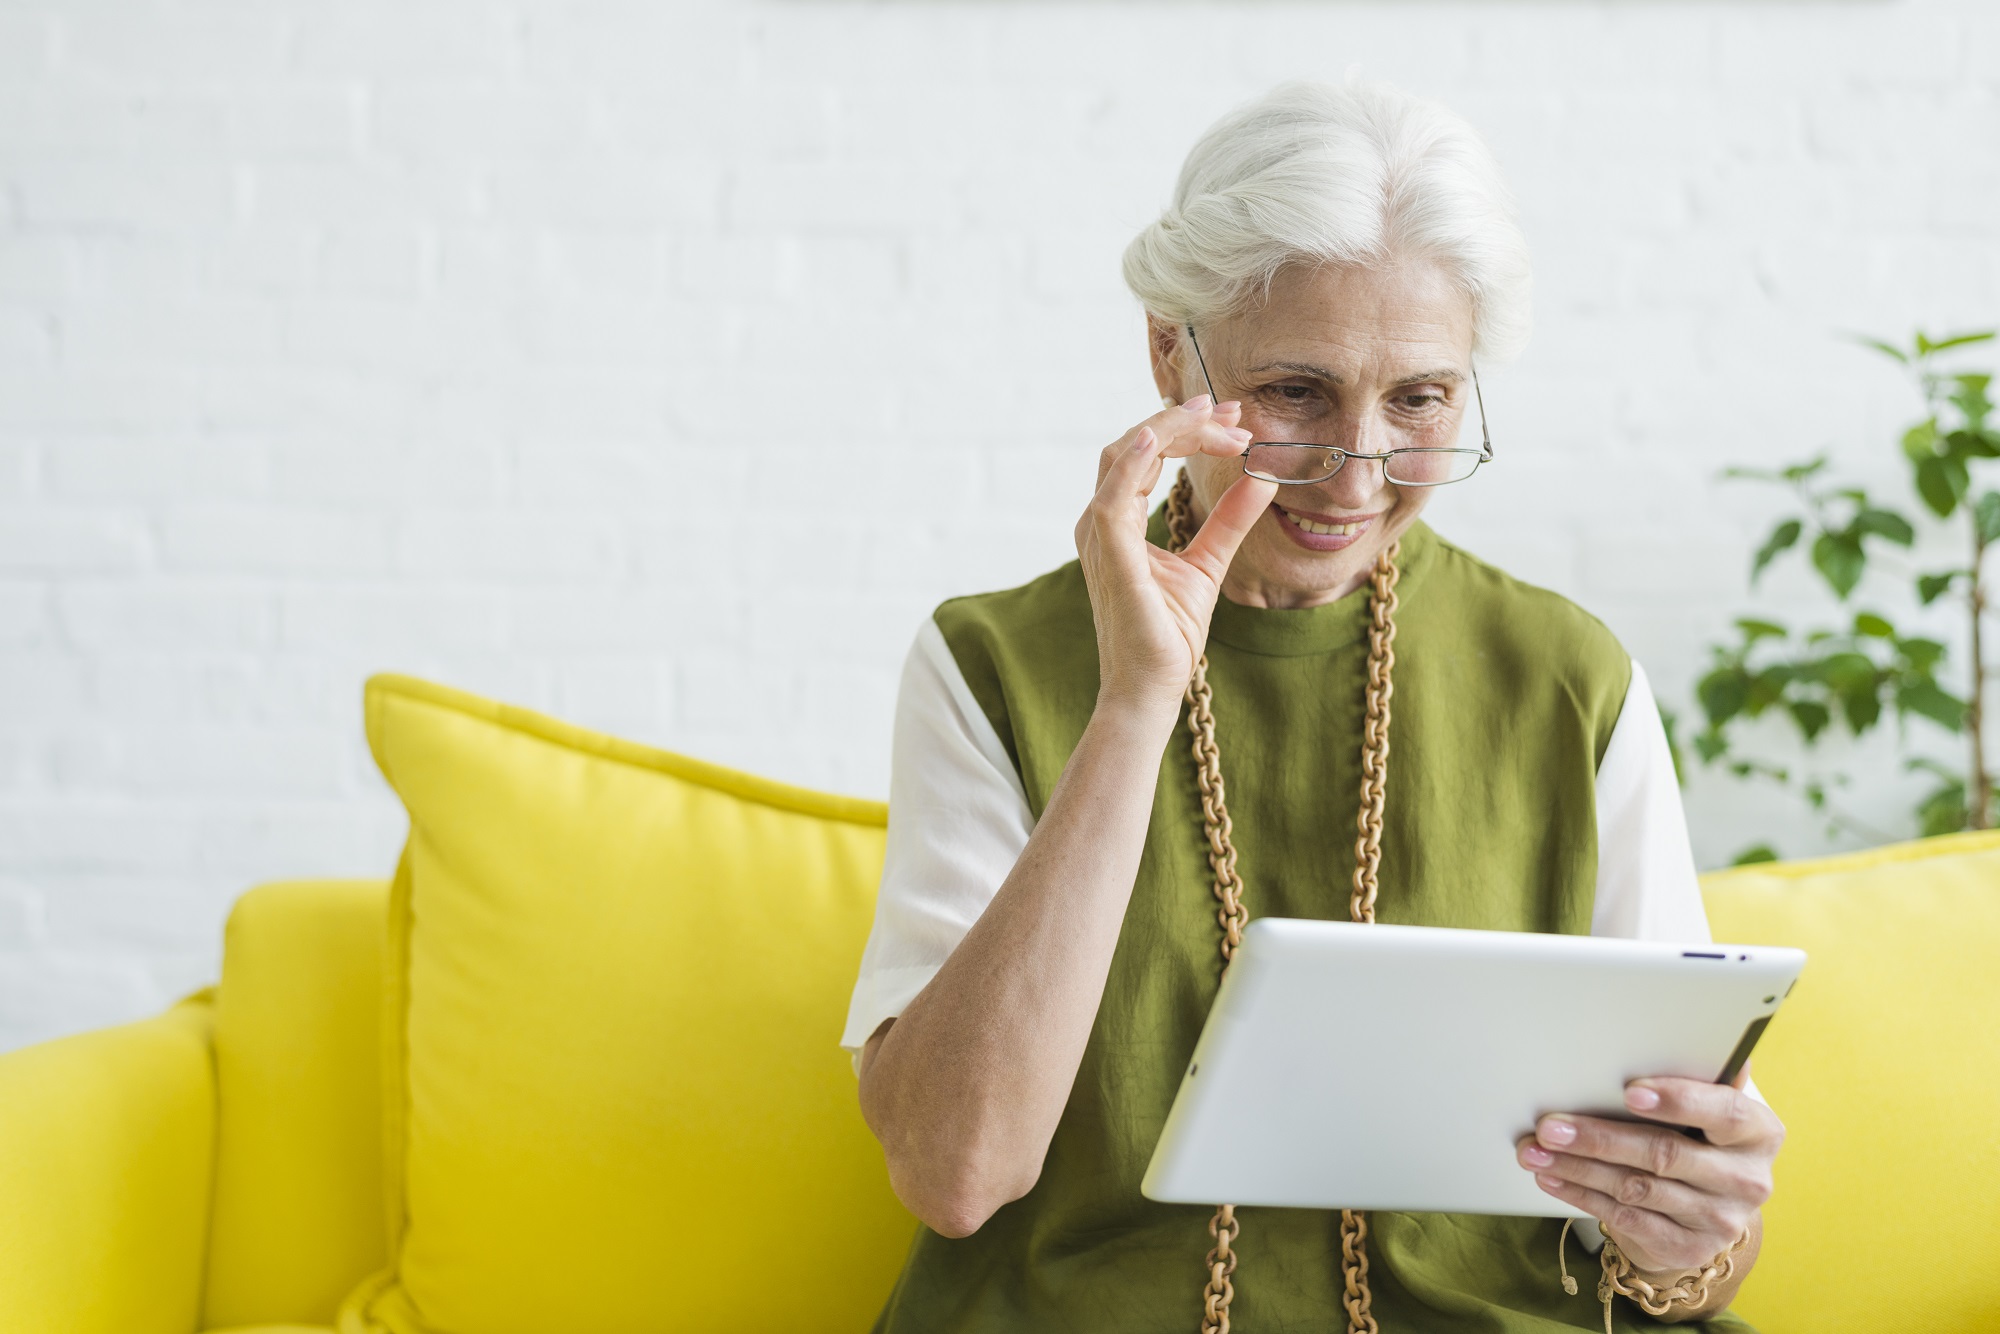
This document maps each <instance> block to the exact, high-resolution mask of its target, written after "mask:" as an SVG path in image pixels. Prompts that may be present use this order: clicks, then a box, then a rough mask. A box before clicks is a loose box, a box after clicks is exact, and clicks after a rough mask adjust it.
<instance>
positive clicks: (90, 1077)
mask: <svg viewBox="0 0 2000 1334" xmlns="http://www.w3.org/2000/svg"><path fill="white" fill-rule="evenodd" d="M209 1002H210V993H208V992H202V993H200V994H198V995H196V996H191V997H189V998H188V999H187V1000H185V1001H183V1002H181V1003H180V1004H179V1005H176V1006H175V1007H174V1008H173V1009H171V1010H169V1011H167V1013H165V1014H163V1015H160V1016H158V1017H157V1018H153V1019H147V1020H145V1021H143V1022H141V1023H136V1024H125V1025H122V1026H120V1027H118V1028H103V1029H98V1030H97V1031H96V1032H93V1033H79V1034H77V1035H76V1036H74V1037H67V1038H61V1039H58V1040H57V1041H54V1042H44V1043H41V1044H39V1045H37V1046H33V1047H23V1048H21V1049H20V1050H18V1051H11V1052H5V1053H0V1330H4V1331H6V1334H187V1331H188V1330H191V1329H193V1328H195V1326H196V1313H197V1312H198V1311H199V1309H200V1307H201V1250H202V1240H203V1236H202V1232H203V1229H202V1224H203V1222H204V1220H205V1217H206V1215H207V1213H208V1181H209V1169H210V1166H211V1158H210V1152H211V1146H212V1145H213V1144H214V1141H215V1075H214V1068H213V1066H212V1065H211V1064H210V1061H209V1048H208V1043H209V1032H210V1027H211V1022H212V1021H211V1016H210V1010H209Z"/></svg>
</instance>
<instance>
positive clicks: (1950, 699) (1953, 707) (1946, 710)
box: [1896, 680, 1965, 732]
mask: <svg viewBox="0 0 2000 1334" xmlns="http://www.w3.org/2000/svg"><path fill="white" fill-rule="evenodd" d="M1896 711H1897V712H1898V713H1914V714H1917V715H1919V716H1920V717H1924V718H1928V719H1930V720H1931V721H1932V722H1934V723H1936V724H1937V725H1938V726H1939V727H1942V728H1944V729H1945V730H1946V731H1947V732H1957V731H1960V730H1962V729H1963V728H1964V726H1965V701H1963V700H1961V699H1959V698H1958V697H1957V696H1955V695H1952V694H1950V693H1949V692H1947V691H1946V690H1945V689H1944V687H1943V686H1940V685H1939V684H1938V683H1937V682H1935V681H1931V680H1917V681H1910V682H1908V683H1906V684H1904V685H1901V686H1898V687H1897V688H1896Z"/></svg>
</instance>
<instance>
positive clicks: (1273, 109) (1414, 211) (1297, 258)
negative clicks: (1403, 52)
mask: <svg viewBox="0 0 2000 1334" xmlns="http://www.w3.org/2000/svg"><path fill="white" fill-rule="evenodd" d="M1399 259H1429V260H1432V261H1434V262H1436V263H1438V264H1440V265H1441V266H1442V267H1443V268H1444V270H1445V272H1446V273H1447V274H1449V275H1450V276H1451V278H1452V279H1453V280H1454V281H1455V282H1456V283H1457V284H1458V285H1459V286H1460V287H1461V288H1462V289H1463V290H1464V291H1465V293H1466V295H1467V296H1469V297H1470V298H1471V299H1472V315H1473V351H1474V353H1475V354H1477V355H1478V356H1479V357H1480V358H1481V359H1487V360H1499V359H1504V358H1506V357H1508V356H1511V355H1513V354H1514V353H1515V352H1517V351H1519V350H1520V348H1521V347H1522V346H1523V345H1524V344H1525V343H1526V342H1527V339H1528V328H1529V322H1530V316H1529V286H1530V274H1529V265H1528V243H1527V239H1526V238H1525V237H1523V236H1522V235H1521V226H1520V223H1519V222H1518V221H1517V220H1516V219H1515V216H1514V203H1513V198H1512V196H1511V195H1510V194H1509V193H1508V191H1507V187H1506V184H1505V183H1504V182H1503V181H1502V180H1501V179H1500V168H1499V166H1498V164H1497V163H1495V162H1494V160H1493V154H1492V152H1491V151H1489V150H1488V149H1487V147H1486V144H1485V142H1484V141H1483V140H1481V139H1480V137H1479V136H1478V134H1476V133H1475V132H1474V131H1473V129H1472V127H1471V126H1470V125H1468V124H1466V123H1465V121H1464V120H1463V119H1461V118H1460V117H1459V116H1458V115H1457V114H1456V113H1454V112H1452V111H1450V110H1447V109H1446V108H1445V107H1443V106H1441V105H1440V104H1438V103H1436V102H1432V101H1428V100H1426V99H1424V98H1420V97H1414V96H1411V95H1410V94H1408V93H1405V92H1403V91H1401V90H1400V89H1397V88H1392V87H1389V86H1388V85H1386V84H1379V83H1364V82H1359V81H1350V82H1348V83H1345V84H1341V85H1333V84H1324V83H1313V82H1306V81H1300V82H1295V83H1284V84H1280V85H1279V86H1277V87H1276V88H1274V89H1272V90H1271V91H1270V92H1269V93H1267V94H1265V95H1264V96H1263V97H1260V98H1258V99H1257V100H1255V101H1254V102H1250V103H1248V104H1246V105H1244V106H1241V107H1238V108H1237V109H1236V110H1234V111H1232V112H1230V113H1229V114H1228V115H1226V116H1224V117H1223V118H1222V119H1221V120H1219V121H1217V122H1216V123H1215V124H1214V125H1213V126H1211V127H1210V128H1209V130H1208V132H1207V133H1206V134H1204V135H1202V137H1201V139H1200V140H1199V141H1198V142H1197V143H1196V144H1195V146H1194V148H1193V149H1192V150H1191V151H1190V152H1189V153H1188V157H1187V162H1186V164H1185V165H1184V166H1182V168H1181V178H1180V183H1179V184H1178V185H1177V186H1176V187H1175V189H1174V200H1173V204H1172V206H1171V207H1169V208H1168V209H1167V211H1166V212H1165V213H1163V214H1162V215H1161V216H1160V218H1159V220H1158V221H1157V222H1154V223H1153V224H1152V225H1151V226H1149V227H1147V228H1146V230H1144V231H1143V232H1140V233H1139V235H1138V236H1137V237H1135V238H1133V241H1132V244H1131V245H1129V246H1127V247H1126V249H1125V283H1126V286H1128V287H1130V288H1131V289H1132V291H1133V293H1134V294H1135V295H1136V296H1137V297H1138V298H1139V300H1140V302H1141V303H1142V304H1143V305H1144V306H1145V307H1146V309H1147V311H1149V312H1150V313H1152V314H1153V315H1155V316H1157V317H1159V318H1160V319H1162V320H1166V321H1169V322H1172V323H1176V324H1182V323H1197V324H1199V323H1211V322H1213V321H1215V320H1217V319H1219V318H1224V317H1227V316H1230V315H1235V314H1239V313H1241V312H1242V311H1243V310H1245V309H1247V308H1249V307H1250V306H1252V305H1253V304H1254V303H1255V302H1256V301H1258V300H1260V299H1262V298H1263V297H1264V296H1265V295H1266V294H1267V293H1268V292H1269V290H1270V284H1271V280H1272V279H1273V278H1274V277H1275V276H1276V275H1277V273H1278V271H1279V270H1280V269H1282V268H1283V267H1285V266H1286V265H1288V264H1293V263H1299V262H1304V263H1335V264H1379V263H1384V262H1392V261H1394V260H1399Z"/></svg>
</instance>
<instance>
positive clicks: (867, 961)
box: [840, 620, 1034, 1053]
mask: <svg viewBox="0 0 2000 1334" xmlns="http://www.w3.org/2000/svg"><path fill="white" fill-rule="evenodd" d="M1033 832H1034V816H1033V814H1032V813H1031V812H1030V811H1029V809H1028V797H1027V793H1026V791H1025V790H1024V789H1023V788H1022V786H1021V778H1020V775H1019V774H1018V773H1016V772H1015V769H1014V765H1013V761H1012V760H1010V759H1009V758H1008V756H1007V751H1006V748H1005V747H1004V746H1002V745H1001V743H1000V737H999V734H998V733H997V732H995V731H994V730H993V724H992V722H991V721H990V720H989V719H988V718H987V716H986V713H985V711H984V710H983V709H981V708H980V707H979V704H978V702H977V701H976V700H975V699H974V698H973V696H972V691H971V690H970V689H969V688H968V687H967V686H966V684H965V676H964V673H963V672H961V671H960V670H959V666H958V662H957V660H956V659H955V658H953V657H952V654H951V649H950V647H949V646H948V645H947V644H946V643H945V639H944V635H943V633H942V632H941V631H940V630H939V629H938V627H937V622H935V621H928V620H927V621H925V622H924V626H923V629H922V630H920V631H919V632H918V633H917V639H916V643H915V644H913V645H912V646H911V648H910V653H909V657H908V658H907V659H906V660H905V662H904V664H903V679H902V684H901V686H900V687H899V688H898V691H897V694H896V722H895V735H894V739H893V741H892V742H891V746H890V758H889V836H888V846H887V849H886V851H885V853H884V856H883V861H882V888H881V892H880V893H879V895H878V896H877V898H876V901H875V925H874V928H873V929H872V930H871V931H870V932H869V934H868V945H867V948H866V949H865V950H863V952H862V955H861V972H860V976H859V977H857V978H856V979H855V983H854V995H853V998H852V999H851V1000H850V1001H849V1003H848V1009H847V1027H846V1029H845V1031H844V1032H843V1033H842V1035H841V1039H840V1045H841V1046H842V1047H844V1048H845V1049H847V1050H848V1051H849V1052H851V1053H859V1052H860V1050H861V1048H862V1047H863V1046H865V1045H866V1044H867V1042H868V1039H869V1038H870V1037H871V1036H873V1035H874V1032H875V1030H876V1029H878V1028H880V1027H881V1026H882V1023H883V1021H884V1020H887V1019H893V1018H895V1017H896V1016H897V1015H899V1014H901V1013H902V1012H903V1007H904V1006H906V1005H908V1004H909V1003H910V1001H911V1000H912V999H914V998H915V997H916V995H917V993H918V992H920V991H922V990H923V989H924V988H925V987H926V986H928V985H929V984H930V980H931V978H933V977H935V976H936V975H937V971H938V969H939V968H941V967H943V966H944V961H945V960H946V959H948V958H950V957H951V952H952V951H953V950H955V949H957V948H958V943H959V941H961V940H963V939H965V934H966V932H968V931H970V930H971V929H972V924H973V923H974V922H976V921H978V920H979V915H980V914H981V913H983V912H985V911H986V905H987V904H989V903H990V902H992V900H993V896H994V894H995V893H997V892H998V891H999V889H1000V885H1001V882H1002V881H1004V880H1005V879H1006V878H1007V875H1008V873H1009V872H1010V871H1012V870H1013V869H1014V863H1015V862H1016V861H1018V860H1019V859H1020V856H1021V852H1022V850H1023V849H1025V848H1026V847H1027V846H1028V836H1029V835H1030V834H1031V833H1033Z"/></svg>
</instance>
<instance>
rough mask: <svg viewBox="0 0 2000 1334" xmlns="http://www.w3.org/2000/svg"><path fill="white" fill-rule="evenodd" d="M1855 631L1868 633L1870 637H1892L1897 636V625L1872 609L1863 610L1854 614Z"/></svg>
mask: <svg viewBox="0 0 2000 1334" xmlns="http://www.w3.org/2000/svg"><path fill="white" fill-rule="evenodd" d="M1854 633H1855V634H1857V635H1866V636H1867V637H1869V638H1870V639H1892V638H1894V637H1895V634H1896V627H1895V626H1893V625H1891V624H1889V623H1888V622H1887V621H1885V620H1883V619H1882V618H1881V617H1880V616H1877V615H1876V614H1875V613H1874V612H1872V611H1862V612H1856V613H1855V615H1854Z"/></svg>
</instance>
